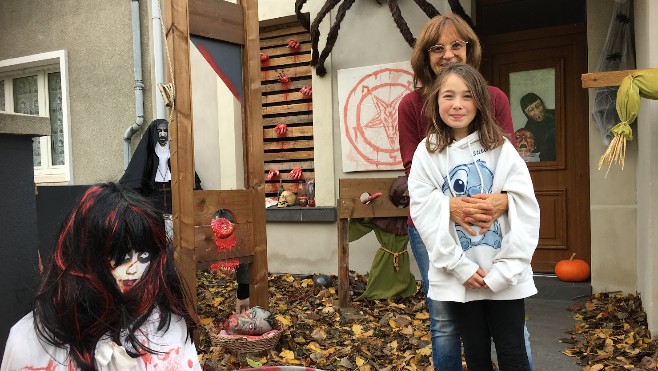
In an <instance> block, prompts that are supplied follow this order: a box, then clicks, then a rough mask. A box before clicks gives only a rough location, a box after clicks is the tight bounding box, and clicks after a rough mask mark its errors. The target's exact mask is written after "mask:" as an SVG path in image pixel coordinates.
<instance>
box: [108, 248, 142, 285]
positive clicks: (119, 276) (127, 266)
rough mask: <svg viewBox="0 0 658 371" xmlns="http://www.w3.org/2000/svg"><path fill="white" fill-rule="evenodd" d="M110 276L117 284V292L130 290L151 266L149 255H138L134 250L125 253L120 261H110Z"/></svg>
mask: <svg viewBox="0 0 658 371" xmlns="http://www.w3.org/2000/svg"><path fill="white" fill-rule="evenodd" d="M110 264H111V265H112V267H113V268H114V269H112V276H113V277H114V279H115V280H116V282H117V286H118V287H119V291H121V292H122V293H124V292H126V291H128V290H130V289H131V288H132V287H133V286H135V284H136V283H137V282H139V280H141V279H142V276H143V275H144V272H146V270H147V269H148V267H149V265H150V264H151V254H150V253H148V252H141V253H138V252H136V251H135V250H132V251H130V252H129V253H127V254H126V255H125V256H124V257H123V260H122V261H118V262H115V261H114V259H111V260H110Z"/></svg>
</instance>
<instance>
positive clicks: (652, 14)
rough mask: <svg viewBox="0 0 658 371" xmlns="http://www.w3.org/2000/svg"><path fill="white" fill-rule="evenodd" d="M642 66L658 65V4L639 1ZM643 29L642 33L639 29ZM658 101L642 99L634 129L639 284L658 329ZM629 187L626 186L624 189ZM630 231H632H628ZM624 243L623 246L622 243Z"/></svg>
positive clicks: (639, 62)
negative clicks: (657, 118)
mask: <svg viewBox="0 0 658 371" xmlns="http://www.w3.org/2000/svg"><path fill="white" fill-rule="evenodd" d="M634 6H635V17H636V18H635V29H636V38H635V41H636V48H637V53H636V55H637V67H638V68H658V50H656V48H655V45H656V39H657V38H658V24H656V19H658V3H656V2H655V1H653V0H635V3H634ZM638 30H641V32H638ZM656 117H658V101H656V100H649V99H642V103H641V106H640V113H639V116H638V120H637V123H636V125H634V126H635V127H634V131H635V134H636V136H635V137H634V139H635V140H637V144H636V145H637V146H638V148H639V150H638V162H637V164H638V165H637V194H638V195H640V197H639V198H640V200H641V202H638V207H637V257H638V258H637V287H638V291H639V292H640V294H641V295H642V304H643V306H644V310H645V311H646V313H647V320H648V322H649V330H650V331H651V333H652V334H656V333H657V332H658V303H656V298H658V286H657V285H656V284H655V282H656V280H657V279H658V232H657V231H656V228H657V227H658V196H657V194H658V127H656ZM623 189H625V188H623ZM627 234H629V233H627ZM622 246H623V245H622Z"/></svg>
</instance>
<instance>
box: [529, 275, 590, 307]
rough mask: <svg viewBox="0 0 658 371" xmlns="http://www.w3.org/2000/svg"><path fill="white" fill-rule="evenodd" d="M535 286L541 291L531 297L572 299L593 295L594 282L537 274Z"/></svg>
mask: <svg viewBox="0 0 658 371" xmlns="http://www.w3.org/2000/svg"><path fill="white" fill-rule="evenodd" d="M534 279H535V286H537V291H539V292H538V293H537V294H536V295H535V296H532V297H531V299H540V300H567V301H569V300H572V299H575V298H579V297H585V296H589V295H592V284H591V282H590V281H584V282H564V281H560V279H559V278H557V276H556V275H554V274H535V275H534Z"/></svg>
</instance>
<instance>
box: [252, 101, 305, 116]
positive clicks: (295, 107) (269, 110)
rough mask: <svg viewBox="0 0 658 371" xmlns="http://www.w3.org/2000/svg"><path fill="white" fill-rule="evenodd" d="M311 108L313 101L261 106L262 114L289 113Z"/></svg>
mask: <svg viewBox="0 0 658 371" xmlns="http://www.w3.org/2000/svg"><path fill="white" fill-rule="evenodd" d="M311 110H313V103H311V102H308V103H298V104H288V105H285V106H269V107H263V111H262V112H263V115H276V114H279V113H291V112H300V111H311Z"/></svg>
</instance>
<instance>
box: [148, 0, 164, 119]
mask: <svg viewBox="0 0 658 371" xmlns="http://www.w3.org/2000/svg"><path fill="white" fill-rule="evenodd" d="M161 14H162V11H161V9H160V1H159V0H151V29H152V30H153V32H152V33H153V69H154V72H155V85H154V86H155V87H156V89H155V91H156V93H155V95H156V98H155V118H156V119H166V117H165V114H166V113H165V103H164V100H163V99H162V97H161V96H160V94H159V92H158V89H157V87H158V86H160V84H164V83H165V72H164V53H163V52H162V50H163V43H162V20H161Z"/></svg>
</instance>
